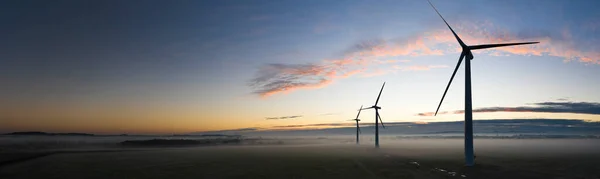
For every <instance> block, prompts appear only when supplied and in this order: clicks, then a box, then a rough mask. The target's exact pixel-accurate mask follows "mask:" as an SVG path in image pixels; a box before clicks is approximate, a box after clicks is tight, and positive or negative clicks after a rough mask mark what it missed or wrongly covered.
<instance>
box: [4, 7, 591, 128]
mask: <svg viewBox="0 0 600 179" xmlns="http://www.w3.org/2000/svg"><path fill="white" fill-rule="evenodd" d="M459 2H460V3H459ZM432 3H434V5H435V6H436V7H437V9H438V10H439V11H440V13H441V14H442V15H443V16H444V18H445V19H446V20H447V21H448V23H449V24H450V25H451V26H452V27H453V28H454V29H455V31H456V32H457V34H458V35H459V36H460V37H461V39H462V40H463V41H465V43H466V44H468V45H476V44H484V43H502V42H521V41H539V42H540V43H539V44H535V45H526V46H517V47H503V48H497V49H493V50H484V51H477V52H475V53H474V56H475V58H474V59H473V60H472V61H471V69H472V72H471V73H472V89H473V109H474V110H475V113H474V118H475V119H476V120H483V119H528V118H531V119H533V118H535V119H537V118H548V119H581V120H588V121H600V117H599V116H598V115H599V114H600V95H599V94H598V89H600V83H598V77H599V76H600V50H599V49H600V35H598V34H600V33H599V32H600V12H598V11H597V10H596V9H595V7H598V6H599V5H600V2H597V1H561V0H546V1H535V0H507V1H491V0H462V1H450V0H433V1H432ZM0 27H2V28H0V39H2V40H0V99H1V100H0V132H13V131H48V132H90V133H106V134H117V133H139V134H169V133H185V132H197V131H211V130H229V129H240V128H260V129H265V130H266V129H274V128H276V126H285V125H308V124H327V123H349V122H351V121H348V120H349V119H353V118H355V117H356V116H355V115H356V112H357V110H358V109H359V107H360V106H361V105H364V106H367V107H368V106H371V105H373V103H374V102H375V99H376V97H377V93H378V92H379V90H380V88H381V85H382V84H383V82H386V85H385V88H384V90H383V93H382V96H381V100H380V102H379V106H381V107H382V110H381V112H380V113H381V117H382V119H383V120H384V121H385V122H439V121H459V120H462V119H463V114H462V113H461V111H460V110H462V109H464V77H465V76H464V73H465V72H464V67H462V66H461V67H460V69H459V71H458V73H457V74H456V77H455V79H454V81H453V83H452V85H451V87H450V89H449V91H448V94H447V96H446V98H445V100H444V103H443V104H442V106H441V109H440V111H442V112H441V114H439V115H437V116H431V112H434V111H435V109H436V107H437V105H438V103H439V100H440V98H441V96H442V93H443V91H444V88H445V87H446V85H447V83H448V80H449V78H450V76H451V74H452V71H453V70H454V67H455V66H456V63H457V60H458V57H459V55H460V49H459V45H458V43H457V42H456V40H455V39H454V38H453V36H452V35H451V33H450V31H449V30H448V28H447V27H446V26H445V25H444V23H443V21H442V20H441V19H440V18H439V17H438V16H437V14H435V11H434V10H433V9H432V8H431V7H430V6H429V4H428V3H427V1H425V0H393V1H391V0H390V1H387V0H384V1H366V0H340V1H317V0H314V1H313V0H307V1H292V0H284V1H266V0H264V1H262V0H251V1H216V0H215V1H193V0H181V1H159V0H147V1H117V0H107V1H73V0H72V1H60V0H59V1H40V0H37V1H36V0H18V1H17V0H9V1H2V2H0ZM373 113H374V112H373V111H363V113H362V114H361V117H360V118H361V119H363V121H373V120H374V114H373Z"/></svg>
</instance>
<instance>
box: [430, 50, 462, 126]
mask: <svg viewBox="0 0 600 179" xmlns="http://www.w3.org/2000/svg"><path fill="white" fill-rule="evenodd" d="M464 57H465V52H463V53H461V54H460V58H459V59H458V63H457V64H456V68H454V73H452V77H450V81H449V82H448V86H446V90H444V95H442V100H440V104H438V107H437V109H436V110H435V114H434V116H436V115H437V113H438V111H439V110H440V106H442V102H443V101H444V97H446V93H447V92H448V88H450V84H452V80H453V79H454V75H456V71H458V67H460V63H462V60H463V58H464Z"/></svg>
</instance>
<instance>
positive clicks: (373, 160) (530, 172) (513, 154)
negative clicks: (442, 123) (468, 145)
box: [0, 140, 600, 179]
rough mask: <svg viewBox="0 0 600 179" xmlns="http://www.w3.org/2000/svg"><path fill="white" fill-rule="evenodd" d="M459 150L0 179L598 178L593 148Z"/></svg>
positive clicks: (222, 159)
mask: <svg viewBox="0 0 600 179" xmlns="http://www.w3.org/2000/svg"><path fill="white" fill-rule="evenodd" d="M456 142H459V143H458V144H460V141H459V140H456V141H452V142H451V143H453V145H450V146H449V145H441V144H439V145H438V144H437V143H435V145H428V144H424V143H419V142H412V143H410V142H407V143H406V144H409V143H410V144H418V145H419V146H421V147H409V146H402V145H404V144H405V143H401V144H397V145H389V144H388V146H383V145H382V148H381V149H374V148H373V147H372V146H370V145H368V146H367V145H362V146H354V145H280V146H223V147H199V148H178V149H155V150H146V151H120V152H94V153H57V154H52V155H48V156H44V157H41V158H37V159H33V160H28V161H24V162H20V163H14V164H11V165H6V166H3V167H1V168H0V178H2V179H5V178H600V154H599V153H600V152H598V151H594V150H588V148H583V149H582V148H571V149H570V150H568V148H567V150H560V149H555V148H549V149H547V150H543V148H546V147H548V146H544V145H554V144H553V142H544V143H540V144H531V142H525V143H524V144H523V145H520V146H521V147H519V148H517V150H508V148H511V147H514V146H513V145H511V146H503V145H502V142H494V141H491V142H490V143H497V144H495V145H492V147H488V148H485V147H481V149H480V150H477V151H478V152H479V153H478V157H477V162H478V165H477V166H475V167H472V168H465V167H462V165H463V159H462V152H461V150H460V147H456V146H460V145H455V144H454V143H456ZM589 142H598V140H592V141H587V143H589ZM527 143H529V145H530V146H540V145H541V147H538V148H535V149H536V150H533V148H528V145H526V144H527ZM561 143H563V144H564V142H561ZM583 143H586V141H583ZM480 144H481V145H483V142H480ZM556 145H557V146H558V144H556ZM566 145H569V144H568V143H567V144H566ZM582 145H583V144H582ZM517 146H518V145H517ZM594 146H595V145H590V146H589V147H594ZM494 148H498V149H494ZM453 172H455V173H453ZM462 175H464V176H462Z"/></svg>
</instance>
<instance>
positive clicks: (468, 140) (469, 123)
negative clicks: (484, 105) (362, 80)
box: [427, 0, 539, 166]
mask: <svg viewBox="0 0 600 179" xmlns="http://www.w3.org/2000/svg"><path fill="white" fill-rule="evenodd" d="M427 1H428V2H429V4H430V5H431V7H432V8H433V10H435V12H436V13H437V14H438V15H439V16H440V18H442V20H443V21H444V23H445V24H446V26H448V28H449V29H450V31H452V34H454V37H455V38H456V41H458V43H459V44H460V46H461V47H462V52H461V54H460V58H458V63H457V64H456V68H454V73H452V77H450V82H448V85H447V86H446V90H445V91H444V95H442V100H440V104H439V105H438V107H437V109H436V110H435V115H437V113H438V111H439V110H440V106H441V105H442V102H443V101H444V97H445V96H446V92H448V88H449V87H450V84H451V83H452V79H454V75H456V71H457V70H458V67H460V64H461V62H462V60H463V58H464V57H466V58H467V60H466V61H465V72H466V74H465V162H466V166H473V165H474V164H475V158H474V156H473V153H474V152H473V111H472V103H471V102H472V100H471V60H472V59H473V53H471V51H472V50H479V49H487V48H495V47H504V46H513V45H526V44H536V43H539V42H522V43H501V44H483V45H471V46H469V45H466V44H465V43H464V42H463V41H462V40H461V39H460V37H458V35H456V32H454V30H452V27H450V25H448V22H446V20H445V19H444V17H442V15H441V14H440V12H438V10H437V9H436V8H435V6H433V4H432V3H431V1H429V0H427Z"/></svg>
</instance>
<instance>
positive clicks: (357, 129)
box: [350, 105, 363, 144]
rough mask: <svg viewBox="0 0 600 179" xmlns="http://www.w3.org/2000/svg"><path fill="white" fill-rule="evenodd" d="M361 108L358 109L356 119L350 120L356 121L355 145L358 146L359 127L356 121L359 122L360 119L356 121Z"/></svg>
mask: <svg viewBox="0 0 600 179" xmlns="http://www.w3.org/2000/svg"><path fill="white" fill-rule="evenodd" d="M362 107H363V106H362V105H361V106H360V108H359V109H358V114H357V115H356V118H355V119H350V120H351V121H356V144H359V140H358V134H359V133H360V126H359V125H358V121H360V119H358V116H360V111H362Z"/></svg>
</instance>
